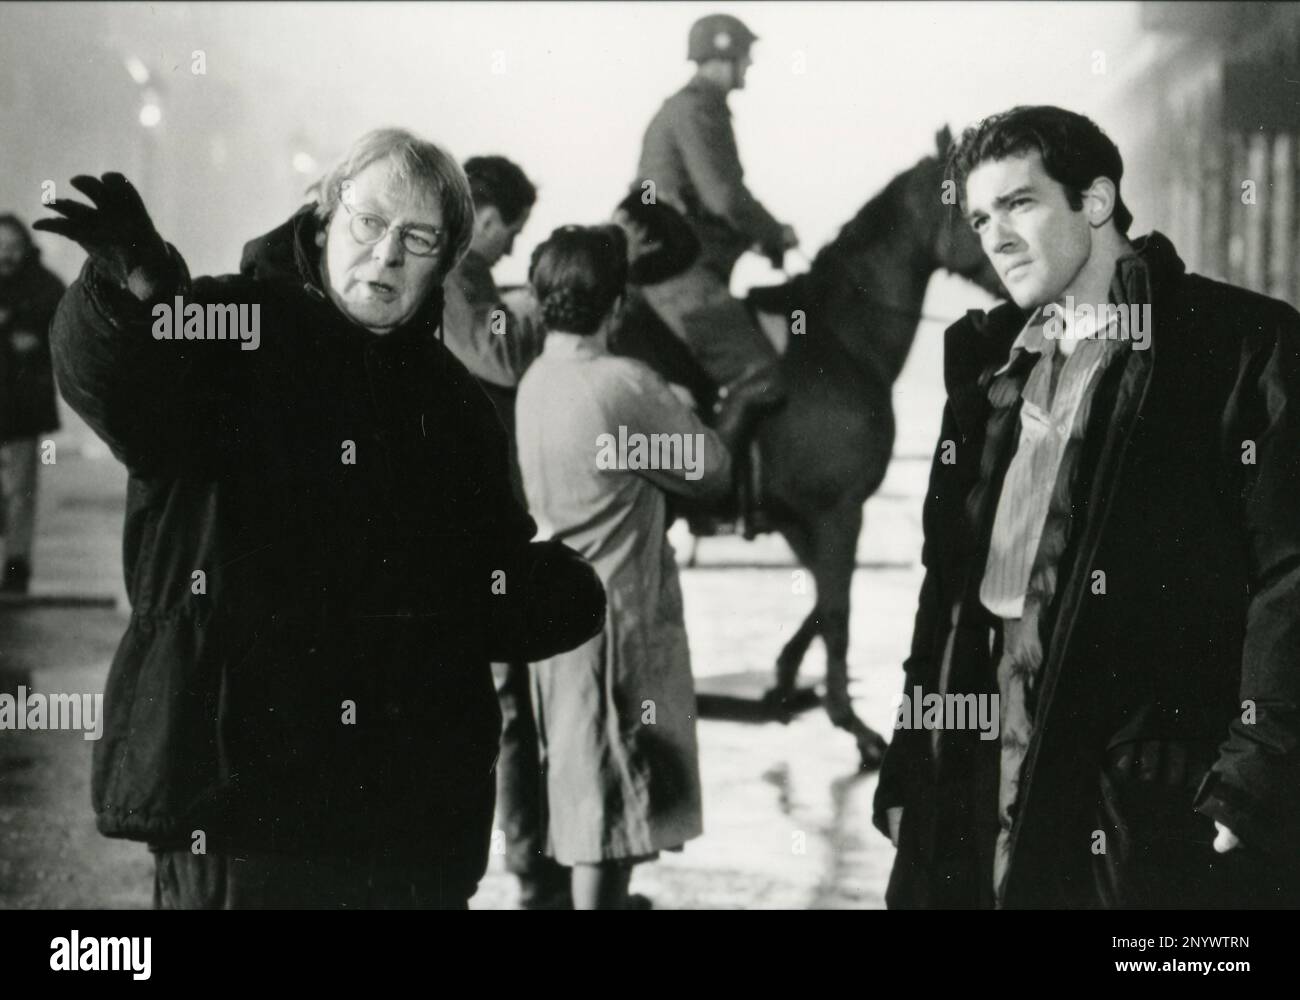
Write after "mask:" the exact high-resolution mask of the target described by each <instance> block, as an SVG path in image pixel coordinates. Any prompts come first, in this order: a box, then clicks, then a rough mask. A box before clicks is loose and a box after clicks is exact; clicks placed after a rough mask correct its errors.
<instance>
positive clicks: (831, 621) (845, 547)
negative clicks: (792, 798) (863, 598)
mask: <svg viewBox="0 0 1300 1000" xmlns="http://www.w3.org/2000/svg"><path fill="white" fill-rule="evenodd" d="M935 140H936V146H937V150H936V152H935V153H933V154H930V155H928V156H926V157H924V158H923V159H921V160H920V161H919V162H918V163H916V164H915V165H913V166H912V167H911V168H909V169H908V170H906V171H904V172H903V173H901V174H899V175H898V176H896V177H895V178H894V179H893V180H891V181H890V182H889V183H888V184H887V185H886V186H885V188H884V189H883V190H882V191H881V192H880V193H879V194H877V195H876V196H875V197H873V198H872V199H871V200H870V201H868V202H867V204H866V205H865V206H864V207H863V208H862V210H861V211H859V212H858V214H857V215H856V216H854V217H853V219H852V220H850V221H849V222H848V223H847V224H846V225H845V226H844V227H843V229H841V230H840V232H839V234H838V235H837V236H836V237H835V239H833V240H832V241H831V242H830V243H828V244H826V245H825V246H824V247H822V248H821V250H819V251H818V253H817V254H816V256H815V257H814V259H813V260H812V262H811V265H810V267H809V269H808V271H807V272H805V273H804V274H801V275H799V276H797V277H795V278H794V279H792V280H790V281H789V282H788V283H787V284H784V285H779V286H775V287H771V288H763V289H755V290H754V291H752V292H751V293H750V295H749V296H748V304H749V306H750V308H751V312H755V313H758V312H767V313H772V312H779V313H781V314H782V316H783V318H784V322H785V323H786V324H787V327H792V326H793V323H792V319H801V320H802V322H803V332H802V333H798V335H791V336H789V338H788V345H789V346H788V347H787V348H786V351H785V353H784V355H783V357H782V362H781V363H782V365H783V366H784V371H785V376H786V382H787V385H788V398H787V400H786V402H785V403H784V404H783V405H782V406H780V407H779V408H777V409H775V410H773V411H772V412H770V413H769V414H766V415H765V416H763V417H762V419H761V420H760V421H759V423H758V425H757V427H756V428H755V431H754V434H755V436H756V439H757V443H758V451H759V455H760V459H761V461H760V482H761V489H762V503H763V507H764V509H765V511H767V512H768V513H769V515H770V520H771V523H772V526H773V527H774V528H775V530H777V531H779V532H780V534H781V535H783V536H784V537H785V539H786V541H787V542H788V543H789V545H790V548H791V549H792V550H793V552H794V554H795V556H796V557H797V558H798V560H799V562H800V563H801V564H802V565H803V566H804V567H806V568H807V569H808V570H809V571H810V572H811V574H812V577H813V582H814V587H815V591H816V598H815V601H814V604H813V607H812V610H811V611H810V612H809V613H808V615H807V617H806V618H805V619H804V620H803V623H802V624H801V625H800V626H799V628H798V629H797V630H796V632H795V633H794V635H793V636H792V637H791V638H790V640H789V641H788V642H787V643H786V644H785V647H784V648H783V649H782V650H781V652H780V654H779V655H778V656H777V660H776V678H775V684H774V686H773V687H772V688H771V689H770V690H769V691H768V692H767V693H766V695H765V696H764V704H765V706H766V707H767V708H768V710H769V711H770V712H771V713H773V714H774V715H777V716H780V715H781V714H782V713H783V712H786V711H787V710H788V707H789V705H790V704H791V703H792V700H793V698H794V696H795V693H796V692H795V682H796V679H797V677H798V672H799V667H800V664H801V663H802V662H803V658H804V655H805V654H806V653H807V651H808V647H809V646H810V644H811V643H812V640H813V639H814V638H815V637H817V636H818V635H820V636H821V637H822V639H823V641H824V642H825V645H826V654H827V655H826V699H825V707H826V711H827V714H828V715H829V717H830V720H831V722H832V723H833V724H834V725H835V726H836V727H838V728H840V729H843V730H845V731H847V732H849V733H850V734H852V736H853V737H854V739H855V741H856V743H857V747H858V752H859V755H860V758H861V765H862V767H863V769H871V768H874V767H877V766H878V765H879V763H880V761H881V759H882V758H883V755H884V750H885V746H886V743H885V741H884V739H883V738H882V737H881V736H880V734H878V733H876V732H875V731H874V730H872V729H871V728H870V727H869V726H867V725H866V723H864V722H863V721H862V720H861V719H860V718H859V717H858V715H857V713H856V712H855V711H854V709H853V704H852V701H851V699H850V698H849V691H848V677H849V670H848V646H849V590H850V585H851V582H852V577H853V571H854V568H855V565H856V553H857V542H858V535H859V533H860V532H861V530H862V518H863V512H862V508H863V505H864V504H865V503H866V501H867V499H868V498H869V497H871V496H872V494H874V493H875V492H876V490H877V489H878V488H879V486H880V483H881V481H882V480H883V479H884V477H885V471H886V469H887V467H888V465H889V460H890V458H891V457H892V454H893V447H894V413H893V406H892V398H891V397H892V387H893V384H894V382H895V380H896V379H897V378H898V375H899V372H900V371H901V370H902V368H903V364H904V362H905V361H906V360H907V355H908V352H909V351H910V350H911V346H912V342H913V340H914V339H915V337H916V331H917V327H918V326H919V324H920V320H921V319H922V313H921V303H922V300H923V299H924V297H925V291H926V287H927V285H928V283H929V280H930V277H931V275H932V274H933V273H934V272H935V271H938V270H941V269H942V270H946V271H950V272H952V273H955V274H957V275H960V276H961V277H964V278H967V279H968V280H971V281H973V282H974V283H975V284H977V285H979V286H980V287H982V288H984V289H985V290H986V291H989V292H990V293H992V294H995V295H1001V296H1005V292H1004V291H1003V290H1002V287H1001V284H1000V283H999V281H998V277H997V274H996V272H995V271H994V269H993V267H992V265H991V264H990V263H989V261H988V259H987V257H986V256H985V254H984V252H983V250H982V249H981V246H980V243H979V240H978V238H977V237H976V236H975V234H974V233H973V232H972V231H971V229H970V228H969V227H968V226H967V225H965V224H964V222H963V221H962V220H961V219H960V218H959V217H958V215H957V213H956V212H955V211H954V210H953V208H952V207H951V201H952V199H951V198H945V197H944V195H945V193H946V192H947V191H949V190H951V187H950V186H949V185H945V183H944V180H945V178H944V163H943V158H944V156H945V154H946V153H947V150H948V148H949V146H950V145H951V143H952V136H951V133H950V132H949V130H948V129H947V128H944V129H943V130H942V131H941V132H939V133H938V134H937V135H936V137H935ZM625 316H626V317H628V318H627V319H625V321H624V323H623V325H622V326H621V327H620V328H619V329H618V330H617V331H615V332H614V334H613V335H612V336H611V338H610V347H611V350H612V351H614V352H615V353H622V354H625V355H627V356H632V357H638V358H640V360H643V361H646V362H647V363H649V364H651V366H652V367H654V368H656V370H658V371H659V373H660V374H661V375H663V376H664V377H665V378H667V379H668V380H669V381H672V382H677V383H679V384H682V385H685V386H686V387H687V388H690V389H691V390H692V391H693V392H694V393H695V394H696V397H697V398H700V396H701V395H703V396H704V397H705V399H706V400H707V399H708V398H710V396H711V391H712V388H713V387H711V386H710V384H709V383H708V381H707V378H706V377H705V376H703V374H702V372H701V371H700V369H699V368H698V366H697V365H695V363H694V360H693V358H692V357H691V355H690V353H689V351H688V350H687V348H686V347H685V345H683V344H682V343H681V341H679V340H678V339H677V338H676V337H675V336H674V335H673V334H672V333H671V332H670V331H669V330H668V329H667V327H666V326H664V325H663V324H662V323H661V322H658V320H657V317H654V316H653V315H651V314H650V313H649V307H648V306H645V307H644V308H642V309H634V310H628V311H627V312H626V314H625ZM797 332H798V331H797V330H792V333H797Z"/></svg>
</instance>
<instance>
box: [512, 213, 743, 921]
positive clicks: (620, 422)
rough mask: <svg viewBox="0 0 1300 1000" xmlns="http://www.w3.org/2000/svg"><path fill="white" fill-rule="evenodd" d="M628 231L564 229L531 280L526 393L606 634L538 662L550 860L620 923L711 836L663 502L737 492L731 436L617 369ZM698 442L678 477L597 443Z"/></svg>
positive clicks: (548, 490)
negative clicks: (694, 457)
mask: <svg viewBox="0 0 1300 1000" xmlns="http://www.w3.org/2000/svg"><path fill="white" fill-rule="evenodd" d="M625 247H626V237H625V235H624V232H623V230H622V229H621V228H619V227H618V226H616V225H605V226H595V227H580V226H568V227H564V228H561V229H558V230H556V231H555V232H554V233H552V234H551V237H550V238H549V239H548V240H547V241H546V242H545V243H543V244H542V245H541V246H539V247H538V248H537V250H536V251H535V252H534V254H533V259H532V266H531V268H530V271H529V279H530V281H531V283H532V287H533V290H534V293H535V294H536V296H537V301H538V303H539V306H540V308H541V313H542V317H543V323H544V326H545V329H546V341H545V347H544V348H543V350H542V354H541V356H540V357H539V358H538V359H537V361H536V363H535V364H534V365H533V366H532V367H531V368H529V370H528V372H527V374H526V375H525V376H524V378H523V380H522V382H521V383H520V386H519V399H518V405H517V410H516V415H515V419H516V429H517V434H518V437H519V461H520V465H521V467H522V471H523V477H524V488H525V490H526V492H527V494H528V501H529V507H530V509H531V510H532V511H533V512H534V514H535V515H536V516H537V518H538V519H539V521H540V522H541V523H542V524H543V525H545V526H546V527H547V528H548V529H549V530H550V531H551V532H552V535H553V537H555V538H557V539H560V540H561V541H563V542H564V543H565V544H566V545H569V546H571V547H572V548H573V549H574V550H575V551H577V552H578V553H579V554H580V555H582V556H583V558H585V559H587V560H588V561H589V562H590V563H591V564H592V565H593V566H594V567H595V568H596V572H597V573H598V574H599V575H600V579H601V582H602V583H603V584H604V585H605V591H606V594H607V595H609V605H610V610H609V614H608V615H607V617H606V621H605V628H604V630H603V632H602V633H601V634H600V635H598V636H594V637H593V638H592V639H590V640H588V641H587V642H586V643H584V644H583V645H581V646H579V647H577V648H576V649H573V650H571V651H568V652H565V653H561V654H558V655H556V656H554V657H552V658H550V659H548V660H545V661H542V662H539V663H535V664H533V678H532V680H533V692H534V695H535V699H536V713H537V720H538V743H539V747H540V750H541V761H542V773H543V777H544V789H545V793H546V794H545V803H546V814H547V823H548V841H547V849H548V853H549V854H550V855H551V856H552V857H554V858H555V859H556V860H557V861H558V862H559V863H560V864H562V865H565V866H566V867H570V868H571V869H572V872H573V875H572V882H571V885H572V901H573V905H574V907H575V908H578V909H622V908H624V907H625V906H626V905H627V903H628V898H629V897H628V883H629V879H630V877H631V872H632V867H633V866H634V865H636V864H637V863H639V862H643V861H647V860H651V859H653V858H655V857H656V856H657V854H658V852H659V851H663V850H672V849H676V848H680V847H681V846H682V845H683V844H684V843H685V842H686V841H687V840H689V839H691V838H693V837H697V836H699V835H700V833H701V832H702V812H701V793H700V775H699V759H698V751H697V747H696V736H695V718H696V706H695V689H694V683H693V680H692V676H691V662H690V649H689V646H688V644H687V640H686V626H685V622H684V619H683V609H682V594H681V586H680V584H679V581H678V574H677V562H676V559H675V557H674V554H673V548H672V545H671V544H670V543H669V541H668V537H667V534H666V532H667V529H668V520H667V516H666V510H667V503H666V495H667V494H669V493H673V494H680V495H684V496H689V497H696V498H701V499H708V498H710V497H717V496H719V495H721V494H723V493H725V492H726V490H727V488H728V486H729V485H730V474H731V459H730V454H729V452H728V450H727V448H726V446H725V445H724V444H723V442H722V440H721V439H720V438H719V437H718V436H717V435H716V434H715V433H714V432H713V431H712V430H710V429H709V428H708V427H707V426H705V424H704V423H703V421H701V419H700V418H699V416H697V415H696V413H695V412H694V411H693V410H692V409H691V408H690V407H689V406H687V405H685V404H684V403H683V402H682V401H681V399H679V398H678V396H677V395H676V394H675V393H674V392H673V391H672V389H671V388H670V387H669V385H668V383H667V382H665V381H664V380H663V379H662V378H660V376H659V375H657V374H656V373H655V372H654V371H653V370H652V369H651V368H650V367H649V366H648V365H646V364H644V363H642V362H640V361H636V360H633V359H630V358H621V357H615V356H613V355H612V354H611V353H610V351H609V344H608V342H609V336H610V332H611V330H612V329H613V328H614V326H615V324H616V323H617V322H618V313H619V308H620V306H621V304H622V300H623V296H624V292H625V288H626V285H627V276H628V261H627V251H626V249H625ZM623 434H626V435H627V436H628V437H629V438H632V437H633V436H635V435H642V436H644V437H645V438H647V439H648V438H649V436H650V435H652V434H653V435H668V436H669V437H670V438H675V439H676V440H679V441H684V440H685V439H687V438H688V437H689V438H690V439H691V440H692V441H694V442H697V447H698V448H699V449H701V452H700V453H701V455H702V459H703V463H702V468H701V469H700V473H701V474H700V475H699V476H698V477H692V475H691V474H690V471H689V470H687V469H683V468H648V469H637V468H627V469H624V468H602V467H601V465H600V463H598V462H597V461H596V460H595V452H596V448H595V445H596V443H597V442H598V441H599V439H600V438H601V436H602V435H614V436H622V435H623Z"/></svg>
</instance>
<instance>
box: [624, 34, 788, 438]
mask: <svg viewBox="0 0 1300 1000" xmlns="http://www.w3.org/2000/svg"><path fill="white" fill-rule="evenodd" d="M757 37H758V36H756V35H755V34H754V33H753V32H752V31H750V30H749V28H748V27H746V26H745V24H744V23H742V22H741V21H740V20H739V19H738V18H735V17H732V16H731V15H729V14H711V15H709V16H707V17H702V18H700V19H699V20H698V21H696V22H695V24H694V25H693V26H692V27H691V31H690V37H689V40H688V45H687V58H689V59H691V60H692V61H694V62H695V63H696V65H697V69H696V73H695V75H694V76H693V77H692V78H691V80H690V82H688V83H687V84H686V86H684V87H683V88H682V89H681V90H679V91H678V92H677V93H676V94H674V95H673V96H672V97H670V98H668V100H666V101H665V102H664V104H663V106H662V107H661V108H660V109H659V111H658V113H657V114H656V115H655V116H654V118H653V119H652V120H651V121H650V125H649V127H648V128H647V129H646V133H645V139H644V142H643V145H642V149H641V161H640V165H639V167H638V180H637V185H636V186H637V188H639V190H640V194H641V197H642V198H643V200H644V199H648V198H653V199H658V200H662V201H664V202H666V203H668V204H671V205H673V207H675V208H677V209H678V210H679V211H681V212H682V213H683V214H684V215H685V216H686V218H687V220H688V221H689V222H690V224H691V226H692V228H693V229H694V231H695V233H696V235H697V236H698V237H699V240H700V244H701V248H702V249H701V253H700V255H699V258H698V259H697V261H696V262H695V265H694V266H693V267H691V268H690V269H689V270H687V271H686V272H684V273H682V274H680V275H678V276H676V277H674V278H671V279H669V280H667V281H663V282H660V283H658V284H655V285H650V286H647V287H645V288H644V289H643V293H644V295H645V298H646V300H647V301H648V302H649V303H650V305H651V306H652V307H653V308H654V310H655V312H656V313H658V314H659V316H660V317H661V318H662V319H663V321H664V322H665V323H666V324H667V325H668V326H669V327H670V328H671V329H672V331H673V333H674V334H676V335H677V336H678V337H679V338H681V339H682V340H683V341H684V342H685V343H686V345H687V346H688V347H689V348H690V349H691V352H692V353H693V354H694V356H695V358H696V360H697V361H698V362H699V364H700V366H701V367H702V368H704V370H705V371H706V372H707V373H708V374H709V376H710V377H711V378H713V379H714V380H715V381H716V382H717V383H718V385H719V386H720V387H722V388H723V389H724V390H725V392H724V395H725V396H726V397H727V398H728V400H729V402H728V404H727V406H726V407H725V408H724V410H723V413H722V416H721V422H725V423H727V424H732V423H735V424H740V423H743V422H747V421H748V416H749V415H750V414H752V413H753V412H754V411H755V410H756V409H759V408H764V407H767V406H771V405H773V404H775V403H778V402H779V401H780V400H781V399H783V398H784V396H785V386H784V383H783V380H782V377H781V372H780V368H779V366H778V361H779V355H778V354H777V352H776V349H775V348H774V347H773V346H772V344H771V342H770V341H769V340H768V339H767V338H766V337H765V336H764V335H763V334H762V333H761V332H760V331H759V330H758V329H757V328H756V326H755V324H754V321H753V320H752V318H751V317H750V315H749V312H748V310H747V309H746V308H745V306H744V304H743V303H741V302H739V301H737V300H736V299H735V298H733V297H732V295H731V292H730V290H729V286H730V282H731V271H732V268H733V267H734V266H735V263H736V261H737V260H738V259H739V258H740V256H741V255H742V254H743V253H744V252H745V251H746V250H748V249H750V248H754V247H756V248H758V249H759V250H760V251H761V252H762V253H763V254H764V255H765V256H766V257H767V258H768V259H769V260H771V261H772V263H773V264H774V266H776V267H780V266H781V263H782V259H783V258H784V255H785V251H786V250H788V249H792V248H794V247H796V246H798V242H799V241H798V238H797V237H796V236H795V233H794V229H793V228H791V227H790V226H788V225H783V224H781V223H780V222H778V221H777V220H776V219H775V218H773V217H772V215H771V213H769V212H768V211H767V209H765V208H764V207H763V206H762V204H760V203H759V201H758V199H756V198H755V197H754V196H753V195H752V194H751V193H750V192H749V189H748V188H747V187H746V186H745V181H744V170H743V169H742V168H741V165H740V157H739V154H738V152H737V149H736V137H735V133H734V132H733V130H732V126H731V111H730V109H729V108H728V107H727V95H728V94H729V93H730V92H731V91H733V90H740V89H741V88H743V87H744V85H745V73H746V71H747V70H748V68H749V66H750V64H751V63H752V59H751V58H750V54H749V52H750V48H751V46H752V45H753V43H754V42H755V41H756V40H757Z"/></svg>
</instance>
